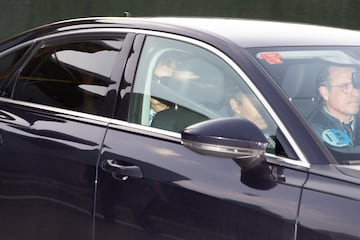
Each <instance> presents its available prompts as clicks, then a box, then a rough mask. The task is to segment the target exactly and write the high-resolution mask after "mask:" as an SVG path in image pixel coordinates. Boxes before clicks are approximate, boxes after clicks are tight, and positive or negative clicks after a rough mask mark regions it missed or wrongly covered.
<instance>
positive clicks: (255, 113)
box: [230, 94, 268, 129]
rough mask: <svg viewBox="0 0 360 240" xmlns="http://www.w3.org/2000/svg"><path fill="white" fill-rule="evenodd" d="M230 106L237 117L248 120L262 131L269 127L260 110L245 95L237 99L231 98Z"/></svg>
mask: <svg viewBox="0 0 360 240" xmlns="http://www.w3.org/2000/svg"><path fill="white" fill-rule="evenodd" d="M230 105H231V108H232V110H233V111H234V113H235V116H238V117H243V118H246V119H247V120H249V121H251V122H252V123H254V124H255V125H256V126H257V127H258V128H260V129H266V128H267V127H268V125H267V123H266V122H265V120H264V118H263V117H262V116H261V114H260V112H259V110H258V109H257V108H256V107H255V105H254V103H253V102H252V101H251V100H250V99H249V97H248V96H246V95H245V94H239V95H238V96H237V97H236V98H231V99H230Z"/></svg>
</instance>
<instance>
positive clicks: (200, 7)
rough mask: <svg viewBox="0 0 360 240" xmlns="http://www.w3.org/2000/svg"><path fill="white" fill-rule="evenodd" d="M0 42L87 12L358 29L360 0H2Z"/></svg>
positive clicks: (84, 14) (88, 13) (0, 3)
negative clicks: (311, 24)
mask: <svg viewBox="0 0 360 240" xmlns="http://www.w3.org/2000/svg"><path fill="white" fill-rule="evenodd" d="M0 9H1V21H0V27H1V30H2V31H1V32H0V40H4V39H6V38H8V37H10V36H12V35H15V34H17V33H20V32H22V31H24V30H27V29H29V28H33V27H36V26H39V25H43V24H46V23H50V22H53V21H58V20H64V19H68V18H73V17H86V16H121V15H122V14H123V12H124V11H129V12H131V13H132V15H133V16H218V17H239V18H253V19H267V20H276V21H291V22H304V23H314V24H321V25H328V26H335V27H344V28H350V29H360V15H359V10H360V0H63V1H59V0H0Z"/></svg>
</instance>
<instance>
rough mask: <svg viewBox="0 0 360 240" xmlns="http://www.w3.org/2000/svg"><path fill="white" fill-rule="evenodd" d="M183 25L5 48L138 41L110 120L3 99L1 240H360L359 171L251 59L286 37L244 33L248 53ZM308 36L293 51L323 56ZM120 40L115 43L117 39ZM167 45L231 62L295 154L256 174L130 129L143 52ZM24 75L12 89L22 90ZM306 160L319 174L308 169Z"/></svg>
mask: <svg viewBox="0 0 360 240" xmlns="http://www.w3.org/2000/svg"><path fill="white" fill-rule="evenodd" d="M190 20H192V19H190ZM171 21H172V23H171V25H167V24H168V23H167V19H158V20H155V22H156V23H152V22H151V21H150V19H138V20H136V19H134V20H131V19H110V18H105V19H104V18H101V19H96V18H94V19H82V20H77V21H65V22H61V23H57V24H54V25H51V26H47V27H43V28H39V29H37V30H33V31H30V32H27V33H25V34H23V35H21V36H19V37H18V38H14V39H13V40H9V41H8V42H5V43H3V45H2V46H1V47H0V50H2V51H3V50H7V49H8V48H9V47H11V46H15V45H17V44H22V43H23V42H27V45H31V41H32V40H33V38H37V37H39V38H40V39H37V41H38V42H41V41H43V40H44V39H43V38H45V36H47V35H48V34H55V35H56V34H57V36H56V37H58V39H57V40H59V39H60V41H61V39H66V38H68V37H69V36H71V35H74V34H75V35H76V34H78V33H79V32H81V33H79V34H80V35H81V34H85V36H87V35H86V34H91V33H93V34H96V36H100V35H101V31H104V29H107V28H108V29H107V30H108V31H110V32H111V30H109V29H112V30H116V31H120V32H121V35H122V36H124V35H125V34H124V32H126V31H129V32H131V34H128V35H127V37H126V40H125V41H124V45H123V48H122V49H123V50H124V49H125V51H121V52H120V54H119V57H118V59H117V62H116V64H115V67H114V70H113V71H112V75H111V81H112V85H111V87H109V89H108V97H107V99H106V107H107V108H108V109H107V111H106V113H107V115H106V116H101V117H100V116H96V115H92V114H82V113H79V112H76V111H64V110H63V109H60V108H49V107H44V106H43V105H41V104H27V103H24V102H17V101H14V100H9V98H11V94H9V95H8V96H6V97H2V98H1V100H0V238H1V239H10V240H13V239H14V240H15V239H34V240H35V239H36V240H38V239H44V240H45V239H95V240H100V239H109V240H111V239H196V240H197V239H277V240H278V239H286V240H287V239H360V232H359V228H358V225H359V224H358V223H359V222H360V218H359V216H360V212H359V209H360V203H359V202H360V190H359V189H360V188H359V186H360V180H359V177H358V176H359V174H358V173H359V169H358V168H355V167H354V168H352V167H349V168H348V169H347V170H346V171H345V170H341V169H338V168H336V167H335V166H333V165H331V164H330V163H331V159H330V158H329V156H330V154H329V153H328V152H327V151H325V150H324V149H323V148H321V146H319V144H318V141H316V140H315V139H314V138H313V137H314V136H313V135H312V134H311V133H310V131H309V130H308V129H307V128H306V125H305V123H304V121H303V120H302V119H301V118H300V117H299V115H298V114H297V113H296V111H295V110H294V108H293V107H291V105H290V104H289V103H288V102H287V101H286V99H287V98H286V96H285V95H284V94H283V93H282V92H281V91H279V88H278V87H277V86H276V85H275V84H274V83H273V82H272V79H271V78H270V76H268V75H267V74H266V73H264V71H263V70H262V69H260V68H259V66H258V65H257V64H255V62H254V60H253V59H252V58H251V56H250V55H249V54H247V52H246V50H244V49H242V48H240V45H241V44H245V45H246V46H258V47H261V46H260V45H263V46H268V45H271V44H273V43H274V42H276V41H277V40H278V39H280V38H281V39H282V40H281V41H285V40H284V39H283V37H281V34H273V35H272V37H271V38H270V39H268V41H267V38H260V37H259V35H258V33H261V31H260V30H259V31H258V32H257V33H256V34H254V33H253V32H254V31H251V30H253V26H259V25H256V23H257V22H252V23H251V24H250V25H247V26H248V27H247V28H246V29H247V30H246V29H244V31H243V32H240V31H239V32H238V33H239V34H240V35H245V36H246V38H245V39H243V41H240V40H239V39H238V38H240V37H241V36H239V35H237V36H234V34H231V33H228V34H227V35H226V36H225V35H223V36H219V35H217V34H215V35H214V32H213V31H215V32H217V33H221V32H222V31H225V30H226V31H228V30H227V29H225V28H224V29H221V25H222V24H223V23H224V22H223V21H222V20H221V21H218V22H217V23H216V26H217V28H216V29H214V30H212V31H209V29H208V28H207V27H206V26H205V25H204V22H203V20H200V21H198V22H197V24H195V22H194V25H196V27H194V28H193V29H191V28H190V27H191V26H190V25H189V24H188V22H183V23H181V24H180V25H176V22H177V21H176V19H175V20H171ZM187 21H189V20H187ZM212 21H213V20H212ZM235 23H236V22H232V24H235ZM247 23H248V22H246V21H245V22H242V23H241V24H247ZM239 24H240V23H239ZM185 25H186V26H187V28H183V27H184V26H185ZM213 26H215V25H213ZM219 26H220V27H219ZM261 26H263V27H264V26H273V25H272V24H271V23H266V24H261ZM276 26H279V25H276ZM289 26H290V27H291V26H293V25H287V27H289ZM210 27H211V26H210ZM99 29H101V30H99ZM237 29H239V28H237ZM287 29H288V28H287ZM299 29H303V31H300V32H298V33H297V34H299V35H303V36H304V39H301V38H296V39H295V38H294V39H293V40H292V43H296V44H298V45H301V41H302V40H304V42H306V44H311V42H309V41H310V40H311V37H310V36H309V35H307V33H308V32H307V31H308V29H307V28H303V26H302V27H301V28H297V29H296V28H294V29H293V30H294V31H296V30H299ZM200 30H201V31H200ZM245 30H246V32H245ZM322 30H324V31H325V32H328V31H335V30H333V29H322ZM68 31H71V34H68ZM78 31H79V32H78ZM116 31H115V32H114V33H112V35H114V36H117V34H118V32H116ZM157 31H159V32H157ZM274 31H275V30H274ZM283 31H284V29H282V30H281V31H280V32H282V33H283ZM280 32H277V33H280ZM304 32H305V33H306V34H304ZM164 33H167V34H168V35H166V37H170V38H176V39H177V40H178V39H179V36H183V37H184V36H187V37H189V36H192V37H194V38H196V39H197V40H200V41H201V42H204V43H206V42H209V43H210V45H211V46H213V47H215V48H217V49H219V50H220V51H221V52H222V53H223V54H225V55H228V57H229V58H230V59H232V60H233V61H234V64H236V65H238V67H239V68H240V69H242V70H243V73H244V74H246V76H248V78H249V79H250V80H251V81H252V83H253V84H254V86H255V87H256V89H257V90H258V91H259V93H261V94H262V95H263V98H264V99H266V100H267V101H268V102H269V103H270V104H271V107H272V109H273V111H274V114H276V116H277V117H278V118H279V119H280V120H281V122H283V123H284V128H285V129H286V130H287V133H288V135H285V136H284V135H282V133H281V131H279V136H281V139H280V140H281V141H282V142H281V143H282V145H283V146H284V147H285V148H286V151H289V152H291V154H290V155H289V156H288V157H284V156H276V155H274V154H267V155H266V161H265V162H264V163H262V164H261V165H259V166H257V167H256V168H253V169H244V168H241V167H240V165H239V164H238V163H237V161H235V160H233V159H230V158H225V157H214V156H206V155H201V154H198V153H195V152H193V151H191V150H189V149H188V148H186V147H185V146H184V145H182V143H181V136H180V134H177V133H169V132H164V131H159V130H158V129H154V128H151V127H143V126H139V125H136V124H131V123H128V122H126V121H127V119H128V117H129V116H128V115H129V113H128V110H129V97H130V95H131V94H132V85H133V83H134V82H133V81H134V78H135V75H136V70H137V64H138V60H139V58H140V57H141V50H142V44H143V41H144V39H145V38H146V36H147V35H152V36H154V35H155V36H157V35H159V36H161V37H163V34H164ZM273 33H275V32H273ZM346 33H347V34H351V35H352V36H355V35H356V36H357V35H358V34H357V33H354V32H348V31H346ZM251 34H253V35H251ZM135 35H137V36H135ZM231 36H233V37H234V39H233V41H231ZM251 36H254V38H255V37H256V39H250V38H251ZM338 36H341V35H338ZM225 37H226V38H225ZM343 38H344V37H341V38H340V37H337V38H334V39H329V38H328V37H326V36H320V35H317V38H316V39H317V43H325V42H326V43H333V44H338V43H339V39H343ZM249 39H250V40H251V41H249ZM237 40H239V41H238V42H237V43H235V41H237ZM347 41H349V42H352V41H357V40H356V37H354V38H352V39H347ZM40 45H41V44H40ZM40 45H39V46H40ZM15 50H16V48H14V49H13V50H9V51H15ZM1 56H2V55H1V54H0V57H1ZM24 56H25V55H24ZM21 63H24V64H25V63H26V61H24V59H23V60H22V61H21ZM15 70H21V66H15ZM15 73H16V71H12V72H11V74H10V76H11V77H9V78H8V79H6V81H8V82H9V83H11V81H12V79H13V78H12V77H13V76H15V75H16V74H15ZM9 86H11V85H9ZM5 88H6V84H4V85H1V86H0V90H1V91H2V92H4V90H5ZM110 88H111V89H110ZM116 98H117V99H116ZM113 106H116V111H113ZM113 112H114V113H113ZM111 114H113V115H111ZM112 118H113V119H112ZM119 119H120V120H123V121H120V120H119ZM223 127H224V129H225V130H226V131H231V130H232V129H228V128H227V127H228V126H223ZM289 136H291V138H292V139H290V140H292V141H289V139H288V138H289ZM294 143H296V147H297V148H298V149H297V150H298V151H297V152H294V151H293V147H294V146H293V145H294ZM299 152H300V153H303V156H302V158H303V159H301V160H306V161H308V163H309V164H301V163H303V162H300V159H298V156H297V153H299ZM305 163H306V162H305Z"/></svg>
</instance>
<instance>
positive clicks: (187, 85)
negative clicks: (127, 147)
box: [130, 37, 276, 152]
mask: <svg viewBox="0 0 360 240" xmlns="http://www.w3.org/2000/svg"><path fill="white" fill-rule="evenodd" d="M234 116H236V117H242V118H246V119H248V120H250V121H252V122H253V123H254V124H255V125H257V126H258V127H259V128H260V129H262V130H263V132H264V133H265V135H266V136H267V137H268V140H269V148H268V150H269V151H272V152H274V151H275V142H274V141H273V139H275V135H276V126H275V124H274V122H273V120H272V119H271V118H270V116H269V114H268V113H267V111H266V110H265V108H264V106H263V105H262V104H261V103H260V101H259V100H258V99H257V97H256V96H255V95H254V93H253V92H252V91H251V90H250V88H249V87H248V86H247V84H246V83H245V82H244V80H243V79H242V78H241V77H240V76H239V74H238V73H236V71H234V69H232V68H231V67H230V66H229V65H228V64H227V63H226V62H225V61H224V60H222V59H221V58H220V57H219V56H217V55H215V54H213V53H211V52H210V51H208V50H206V49H203V48H200V47H198V46H194V45H192V44H188V43H184V42H180V41H174V40H169V39H164V38H156V37H148V38H147V40H146V42H145V45H144V49H143V51H142V56H141V59H140V62H139V67H138V71H137V74H136V80H135V85H134V93H133V96H132V99H131V112H130V121H131V122H135V123H138V124H141V125H145V126H151V127H155V128H160V129H165V130H169V131H173V132H180V131H181V130H182V129H184V128H185V127H187V126H189V125H192V124H194V123H197V122H201V121H205V120H208V119H215V118H223V117H234Z"/></svg>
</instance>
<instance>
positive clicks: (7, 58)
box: [0, 47, 28, 84]
mask: <svg viewBox="0 0 360 240" xmlns="http://www.w3.org/2000/svg"><path fill="white" fill-rule="evenodd" d="M27 49H28V47H23V48H20V49H17V50H15V51H10V52H8V53H5V54H4V55H2V56H0V61H1V64H0V84H2V83H3V80H5V79H6V78H7V77H8V76H9V73H10V71H11V70H12V69H13V68H14V66H15V65H16V64H17V63H18V61H19V60H20V58H21V57H22V56H23V55H24V54H25V52H26V50H27Z"/></svg>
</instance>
